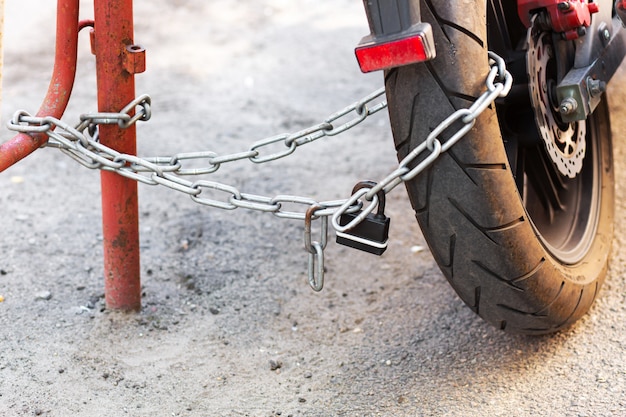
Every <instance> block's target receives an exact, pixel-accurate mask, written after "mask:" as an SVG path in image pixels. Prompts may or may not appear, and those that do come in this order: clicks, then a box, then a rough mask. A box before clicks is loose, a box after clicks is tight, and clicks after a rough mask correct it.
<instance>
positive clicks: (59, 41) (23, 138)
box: [0, 0, 78, 172]
mask: <svg viewBox="0 0 626 417" xmlns="http://www.w3.org/2000/svg"><path fill="white" fill-rule="evenodd" d="M77 46H78V0H58V2H57V29H56V50H55V57H54V69H53V71H52V79H51V80H50V85H49V87H48V92H47V93H46V97H45V99H44V101H43V104H42V105H41V107H40V108H39V111H38V112H37V116H39V117H46V116H52V117H55V118H57V119H60V118H61V116H62V115H63V112H64V111H65V107H66V106H67V103H68V101H69V99H70V93H71V92H72V87H73V85H74V77H75V75H76V54H77ZM47 140H48V137H47V136H46V135H45V134H43V133H36V134H33V135H27V134H24V133H20V134H18V135H16V136H15V137H13V139H11V140H9V141H8V142H6V143H3V144H2V145H0V172H2V171H4V170H5V169H7V168H9V167H10V166H11V165H13V164H14V163H16V162H17V161H19V160H21V159H22V158H24V157H26V156H27V155H29V154H31V153H32V152H34V151H35V150H37V149H38V148H39V147H40V146H42V145H43V144H45V143H46V141H47Z"/></svg>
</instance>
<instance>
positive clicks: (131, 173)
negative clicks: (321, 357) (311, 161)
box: [8, 52, 513, 291]
mask: <svg viewBox="0 0 626 417" xmlns="http://www.w3.org/2000/svg"><path fill="white" fill-rule="evenodd" d="M489 58H490V67H491V68H490V71H489V74H488V76H487V77H486V81H485V85H486V87H487V88H486V91H485V92H484V93H483V94H482V95H481V96H480V97H478V99H477V100H476V101H475V102H474V103H473V104H472V106H471V107H470V108H469V109H459V110H457V111H455V112H454V113H453V114H452V115H450V116H449V117H448V118H446V119H445V120H444V121H443V122H441V123H440V124H439V125H438V126H437V127H436V128H435V129H434V130H433V131H432V132H431V133H430V134H429V135H428V137H427V138H426V140H425V141H424V142H422V143H421V144H420V145H419V146H417V147H416V148H415V149H414V150H413V151H411V152H410V153H409V154H408V155H407V156H406V157H405V158H404V159H403V160H402V161H400V163H399V166H398V168H396V169H395V170H394V171H393V172H391V173H390V174H389V175H388V176H387V177H385V178H384V179H383V180H382V181H380V182H379V183H377V184H376V185H375V186H373V187H371V188H362V189H360V190H359V191H358V193H356V194H355V195H353V196H351V197H350V198H348V199H346V200H336V201H327V202H318V201H315V200H314V199H311V198H308V197H299V196H287V195H277V196H275V197H266V196H261V195H255V194H248V193H242V192H241V191H240V190H238V189H237V188H236V187H233V186H231V185H227V184H222V183H218V182H214V181H207V180H197V181H190V180H186V179H185V178H183V177H185V176H197V175H204V174H211V173H213V172H215V171H217V170H218V169H219V168H220V167H221V166H222V165H223V164H226V163H230V162H235V161H239V160H244V159H248V160H250V161H251V162H254V163H265V162H269V161H274V160H277V159H281V158H284V157H286V156H288V155H291V154H293V153H294V152H295V151H296V149H297V148H298V147H300V146H302V145H305V144H308V143H312V142H314V141H316V140H318V139H320V138H322V137H326V136H335V135H338V134H340V133H342V132H345V131H347V130H349V129H352V128H353V127H355V126H356V125H358V124H360V123H362V122H363V121H364V120H365V119H367V118H368V117H369V116H371V115H373V114H375V113H377V112H379V111H380V110H383V109H385V108H386V107H387V102H386V101H384V99H381V96H383V94H384V93H385V89H384V88H380V89H378V90H376V91H374V92H372V93H371V94H369V95H367V96H366V97H364V98H362V99H361V100H359V101H357V102H355V103H353V104H351V105H349V106H347V107H345V108H343V109H341V110H339V111H337V112H336V113H333V114H332V115H330V116H328V117H327V118H326V119H325V120H323V121H322V122H321V123H318V124H316V125H313V126H311V127H308V128H306V129H302V130H299V131H297V132H294V133H284V134H281V135H277V136H272V137H269V138H265V139H262V140H259V141H256V142H254V143H253V144H252V145H251V146H250V148H249V149H248V150H247V151H242V152H236V153H232V154H226V155H218V154H217V153H215V152H212V151H200V152H187V153H179V154H175V155H173V156H170V157H164V156H156V157H148V158H140V157H137V156H135V155H128V154H122V153H120V152H117V151H115V150H113V149H111V148H108V147H106V146H104V145H102V144H101V143H100V142H99V141H98V131H97V128H96V126H97V125H101V124H117V125H118V126H120V127H121V128H127V127H129V126H131V125H133V124H134V123H136V122H138V121H147V120H149V119H150V117H151V100H150V97H149V96H147V95H142V96H140V97H137V98H136V99H135V100H133V101H132V102H131V103H129V104H128V105H127V106H126V107H125V108H124V109H122V110H121V111H120V112H119V113H90V114H83V115H82V116H81V117H80V120H81V121H80V123H79V124H78V125H77V126H76V127H72V126H70V125H68V124H67V123H65V122H62V121H61V120H59V119H56V118H52V117H43V118H41V117H34V116H31V115H30V114H28V113H27V112H25V111H23V110H20V111H18V112H16V113H15V114H14V116H13V117H12V119H11V120H10V121H9V122H8V127H9V129H11V130H14V131H18V132H22V133H26V134H34V133H46V134H47V135H48V137H49V141H48V143H47V146H48V147H53V148H58V149H60V150H61V151H62V152H63V153H65V154H67V155H68V156H70V157H71V158H73V159H75V160H76V161H77V162H78V163H80V164H81V165H83V166H85V167H87V168H91V169H101V170H106V171H113V172H116V173H118V174H119V175H122V176H124V177H127V178H131V179H133V180H135V181H138V182H142V183H145V184H148V185H162V186H165V187H168V188H170V189H172V190H175V191H179V192H181V193H184V194H187V195H189V196H190V197H191V199H192V200H193V201H194V202H196V203H199V204H202V205H206V206H210V207H216V208H220V209H223V210H235V209H237V208H245V209H248V210H256V211H261V212H267V213H273V214H274V215H275V216H277V217H281V218H288V219H296V220H304V221H305V248H306V250H307V252H308V253H309V283H310V284H311V287H312V288H313V289H314V290H316V291H319V290H321V289H322V287H323V283H324V281H323V280H324V277H323V269H324V266H323V261H324V257H323V250H324V247H325V246H326V240H327V237H326V234H327V227H328V226H327V222H328V217H331V218H332V225H333V227H334V228H335V229H336V230H337V231H340V232H345V231H346V230H348V229H351V228H353V227H354V226H356V225H357V224H358V223H359V222H361V221H362V220H363V219H364V218H365V217H366V216H367V214H368V213H370V212H372V211H373V210H374V209H375V208H376V206H377V205H378V198H377V196H376V195H377V194H378V193H379V192H381V191H383V192H384V193H389V192H390V191H391V190H393V189H394V188H395V187H397V186H398V185H399V184H401V183H403V182H405V181H410V180H412V179H413V178H415V177H416V176H417V175H419V174H420V173H421V172H423V171H424V170H425V169H427V168H428V167H429V166H430V165H431V164H432V163H433V162H434V161H435V160H437V158H438V157H439V155H440V154H441V153H443V152H446V151H447V150H448V149H450V148H451V147H452V146H454V144H456V143H457V142H458V141H459V140H460V139H461V138H462V137H463V136H464V135H465V134H466V133H467V132H468V131H469V130H470V129H471V128H472V127H473V126H474V124H475V123H476V119H477V118H478V116H479V115H480V114H481V113H482V112H483V111H485V109H487V108H488V107H489V106H490V105H491V104H492V103H493V102H494V100H496V99H497V98H498V97H504V96H506V95H507V94H508V93H509V91H510V89H511V85H512V82H513V79H512V76H511V74H510V73H509V72H508V71H507V70H506V66H505V63H504V60H503V59H502V58H500V57H499V56H497V55H496V54H494V53H492V52H489ZM459 125H460V126H459ZM454 129H456V130H454ZM444 132H445V133H446V136H447V139H440V138H441V136H442V134H443V133H444ZM280 143H282V144H283V145H284V148H283V149H282V150H278V151H277V150H274V151H271V150H270V147H276V144H280ZM265 151H267V154H264V152H265ZM418 160H419V162H418V163H416V161H418ZM188 161H205V163H206V165H205V166H200V167H186V166H185V165H186V164H187V162H188ZM205 190H212V191H214V192H221V193H223V194H224V198H223V199H221V200H218V199H214V198H210V197H206V196H202V194H203V192H205ZM362 199H364V200H367V201H368V202H370V203H369V204H368V205H367V206H365V208H364V204H363V202H362V201H361V200H362ZM287 204H290V205H293V204H296V205H298V204H299V205H302V206H303V207H304V208H306V209H305V210H302V211H288V210H286V208H285V206H286V205H287ZM357 211H361V213H359V215H358V216H357V217H356V219H355V220H354V221H352V222H350V223H349V224H348V225H346V226H341V225H340V224H339V218H340V217H341V215H342V214H345V213H355V212H357ZM318 218H322V238H321V239H320V240H321V242H317V241H311V222H312V221H313V220H315V219H318ZM315 263H317V273H316V268H315V267H314V265H315Z"/></svg>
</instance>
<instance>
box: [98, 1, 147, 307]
mask: <svg viewBox="0 0 626 417" xmlns="http://www.w3.org/2000/svg"><path fill="white" fill-rule="evenodd" d="M94 13H95V26H94V31H95V42H94V46H95V53H96V72H97V85H98V110H99V111H101V112H118V111H120V110H121V109H123V108H124V107H125V106H126V105H127V104H128V103H129V102H130V101H132V100H133V99H134V98H135V78H134V73H133V72H134V71H132V70H131V72H129V65H128V55H127V54H129V53H130V52H129V50H132V48H131V47H132V45H133V2H132V0H94ZM127 47H129V48H127ZM100 141H101V142H102V144H104V145H106V146H109V147H111V148H113V149H115V150H117V151H118V152H121V153H125V154H131V155H135V154H136V134H135V126H134V125H133V126H130V127H129V128H127V129H121V128H120V127H118V126H117V125H102V126H100ZM100 178H101V185H102V225H103V237H104V274H105V276H104V280H105V284H104V288H105V299H106V304H107V307H109V308H112V309H119V310H139V309H140V308H141V284H140V278H139V275H140V270H139V214H138V201H137V183H136V182H135V181H133V180H130V179H127V178H124V177H122V176H120V175H117V174H115V173H112V172H106V171H103V172H102V173H101V177H100Z"/></svg>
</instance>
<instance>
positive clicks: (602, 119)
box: [385, 0, 614, 334]
mask: <svg viewBox="0 0 626 417" xmlns="http://www.w3.org/2000/svg"><path fill="white" fill-rule="evenodd" d="M492 3H493V2H492ZM509 3H510V2H509ZM475 4H476V6H467V7H461V5H460V4H458V3H455V2H453V1H450V0H426V1H422V2H421V13H422V20H423V21H427V22H430V23H431V25H432V26H433V32H434V36H435V42H436V50H437V57H436V58H435V59H434V60H432V61H430V62H427V63H423V64H416V65H411V66H406V67H400V68H395V69H393V70H390V71H388V72H387V73H386V74H385V84H386V87H387V98H388V103H389V114H390V119H391V125H392V129H393V135H394V138H395V143H396V149H397V152H398V157H399V159H402V158H403V157H404V156H405V155H407V153H408V152H410V150H412V149H414V148H415V147H416V146H417V145H418V144H419V143H420V142H422V141H423V140H424V139H425V138H426V136H427V135H428V134H429V132H430V131H431V130H432V129H433V128H434V127H435V126H437V125H438V124H439V122H440V121H442V120H444V119H445V118H446V117H447V116H449V115H450V114H452V113H453V112H454V111H455V110H456V109H459V108H468V107H469V106H470V105H471V103H472V101H473V100H474V99H475V98H476V97H478V96H479V95H480V94H481V92H482V91H484V82H485V77H486V74H487V72H488V58H487V50H488V46H487V28H486V13H487V11H486V10H487V9H486V7H487V6H486V5H485V2H476V3H475ZM509 7H514V5H509ZM608 116H609V115H608V107H607V105H606V102H605V101H604V102H602V104H600V105H599V106H598V108H597V109H596V111H595V112H594V113H593V114H592V116H591V117H590V119H589V120H588V121H587V149H588V155H587V157H586V158H587V159H586V160H585V164H591V165H588V166H590V167H593V169H594V170H595V171H593V172H594V173H595V174H594V175H593V184H590V185H589V187H588V189H585V190H584V192H583V193H580V195H581V196H584V195H587V196H588V195H589V193H595V195H594V196H593V197H591V198H592V199H593V204H595V205H594V207H595V210H594V211H593V213H592V214H593V216H592V217H593V218H591V219H586V222H587V223H588V224H590V225H591V226H592V227H595V229H593V230H592V232H591V233H587V234H586V235H585V237H584V238H585V239H586V240H587V241H588V242H587V243H588V246H587V247H586V249H585V251H584V254H583V255H582V256H580V257H579V259H578V260H577V261H576V262H575V263H570V262H564V261H563V260H562V259H561V258H560V257H559V256H558V254H555V253H554V251H552V250H550V249H549V246H548V245H545V244H544V243H545V242H544V241H543V240H542V239H541V238H540V237H539V236H540V232H538V230H537V228H536V227H534V226H533V221H532V218H529V216H528V212H527V210H526V209H525V207H524V202H523V200H522V197H521V196H520V191H519V190H518V185H517V184H516V181H515V178H514V175H513V172H512V170H511V166H510V164H509V159H508V157H507V153H506V151H505V146H504V143H503V134H502V129H501V125H500V124H499V121H498V115H497V112H496V110H495V109H494V108H490V109H487V111H485V112H484V114H482V115H481V116H480V117H479V118H478V120H477V123H476V125H475V126H474V128H473V129H472V130H471V131H470V132H469V133H468V134H467V135H466V137H464V138H463V139H461V141H460V142H459V143H457V144H456V145H455V146H454V147H452V149H451V150H450V151H449V152H447V153H446V154H443V155H442V156H441V157H440V158H439V159H438V160H437V161H436V163H435V164H434V165H433V166H432V167H431V168H429V169H428V170H427V171H426V172H424V173H423V174H422V175H418V176H417V177H416V178H415V179H414V180H411V181H409V182H407V183H406V188H407V190H408V194H409V197H410V200H411V204H412V206H413V208H414V210H415V212H416V217H417V220H418V222H419V224H420V227H421V229H422V232H423V234H424V237H425V238H426V240H427V242H428V245H429V247H430V250H431V252H432V254H433V256H434V258H435V260H436V262H437V263H438V264H439V266H440V268H441V270H442V271H443V273H444V275H445V276H446V278H447V279H448V281H449V282H450V284H451V285H452V286H453V287H454V289H455V290H456V292H457V293H458V295H459V296H460V297H461V299H463V301H464V302H465V303H466V304H467V305H468V306H469V307H470V308H471V309H472V310H474V311H475V312H476V313H477V314H478V315H480V316H481V317H482V318H483V319H485V320H486V321H487V322H489V323H491V324H493V325H495V326H497V327H498V328H500V329H502V330H505V331H507V332H514V333H526V334H543V333H551V332H555V331H558V330H561V329H563V328H566V327H568V326H569V325H571V324H572V323H574V322H575V321H576V320H577V319H579V318H580V317H581V316H582V315H584V314H585V313H586V312H587V311H588V310H589V308H590V306H591V305H592V303H593V301H594V299H595V298H596V296H597V294H598V291H599V289H600V286H601V285H602V282H603V281H604V276H605V274H606V269H607V264H608V259H609V252H610V246H611V241H612V236H613V215H614V179H613V163H612V149H611V132H610V123H609V117H608ZM590 142H591V143H590ZM589 169H591V168H589ZM585 193H586V194H585ZM582 198H583V199H584V198H585V197H582ZM590 201H591V200H590ZM583 217H584V216H583ZM583 220H585V219H583Z"/></svg>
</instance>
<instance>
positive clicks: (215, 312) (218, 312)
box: [209, 307, 220, 315]
mask: <svg viewBox="0 0 626 417" xmlns="http://www.w3.org/2000/svg"><path fill="white" fill-rule="evenodd" d="M209 311H210V312H211V314H213V315H216V314H220V309H219V308H217V307H210V308H209Z"/></svg>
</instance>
